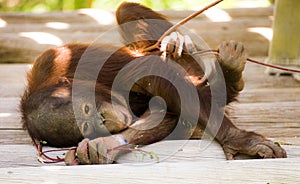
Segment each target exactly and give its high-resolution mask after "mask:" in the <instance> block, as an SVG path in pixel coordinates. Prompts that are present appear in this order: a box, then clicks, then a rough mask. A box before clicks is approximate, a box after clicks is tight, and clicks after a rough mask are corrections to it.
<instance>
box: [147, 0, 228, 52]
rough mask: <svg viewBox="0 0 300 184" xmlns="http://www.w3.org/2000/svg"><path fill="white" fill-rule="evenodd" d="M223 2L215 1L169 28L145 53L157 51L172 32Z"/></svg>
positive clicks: (220, 0)
mask: <svg viewBox="0 0 300 184" xmlns="http://www.w3.org/2000/svg"><path fill="white" fill-rule="evenodd" d="M222 1H223V0H218V1H215V2H213V3H211V4H209V5H207V6H205V7H204V8H202V9H201V10H199V11H196V12H194V13H193V14H191V15H190V16H188V17H186V18H185V19H183V20H181V21H179V22H178V23H177V24H175V25H173V26H172V27H171V28H169V29H168V30H167V31H166V32H165V33H164V34H163V35H162V36H161V37H160V38H159V39H158V40H157V42H156V43H155V44H154V45H152V46H150V47H148V48H146V49H144V51H145V52H147V51H151V50H153V49H156V48H158V47H159V44H160V42H161V41H162V40H163V39H164V37H166V36H167V35H168V34H170V33H171V32H173V31H175V30H176V29H177V28H178V27H180V26H182V25H183V24H185V23H187V22H188V21H190V20H191V19H193V18H195V17H196V16H198V15H199V14H201V13H203V12H204V11H206V10H208V9H209V8H211V7H213V6H216V5H217V4H219V3H220V2H222Z"/></svg>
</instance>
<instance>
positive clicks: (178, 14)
mask: <svg viewBox="0 0 300 184" xmlns="http://www.w3.org/2000/svg"><path fill="white" fill-rule="evenodd" d="M222 11H224V12H225V13H228V14H229V16H231V17H233V18H243V17H253V18H254V17H268V16H272V15H273V7H267V8H247V9H245V8H236V9H224V10H222ZM193 12H194V11H185V10H183V11H180V10H178V11H174V10H165V11H160V13H162V14H164V15H166V16H167V17H169V18H170V19H176V18H177V19H182V18H185V17H187V16H188V15H190V14H192V13H193ZM101 13H102V16H101ZM103 13H104V14H103ZM90 15H94V16H96V17H97V19H98V20H95V18H93V16H90ZM103 15H107V16H103ZM107 17H112V19H114V12H104V11H102V10H95V9H85V10H84V11H82V10H79V11H72V12H63V13H62V12H48V13H40V14H32V13H16V12H14V13H0V18H1V19H2V20H4V21H5V22H7V23H8V24H20V23H22V24H43V23H47V22H65V23H70V24H71V23H72V24H76V23H94V24H95V23H99V22H100V23H101V22H105V23H107V20H106V19H107ZM197 18H198V19H202V20H203V19H206V20H207V18H206V16H205V15H204V14H202V15H200V16H199V17H197Z"/></svg>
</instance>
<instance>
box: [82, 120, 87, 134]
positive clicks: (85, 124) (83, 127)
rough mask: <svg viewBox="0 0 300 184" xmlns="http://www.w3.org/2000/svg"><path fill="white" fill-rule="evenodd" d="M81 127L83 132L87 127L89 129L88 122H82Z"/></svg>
mask: <svg viewBox="0 0 300 184" xmlns="http://www.w3.org/2000/svg"><path fill="white" fill-rule="evenodd" d="M82 129H83V132H87V131H88V129H89V124H88V123H87V122H84V123H83V126H82Z"/></svg>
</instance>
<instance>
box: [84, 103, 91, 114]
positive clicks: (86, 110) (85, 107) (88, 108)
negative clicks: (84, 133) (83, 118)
mask: <svg viewBox="0 0 300 184" xmlns="http://www.w3.org/2000/svg"><path fill="white" fill-rule="evenodd" d="M84 112H85V113H86V114H88V113H89V112H90V107H89V106H88V105H85V106H84Z"/></svg>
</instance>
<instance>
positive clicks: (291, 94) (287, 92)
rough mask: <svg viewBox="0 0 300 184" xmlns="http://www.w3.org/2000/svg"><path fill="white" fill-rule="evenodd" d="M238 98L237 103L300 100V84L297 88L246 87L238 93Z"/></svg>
mask: <svg viewBox="0 0 300 184" xmlns="http://www.w3.org/2000/svg"><path fill="white" fill-rule="evenodd" d="M246 85H247V84H246ZM238 99H239V103H252V102H274V101H275V102H295V101H300V86H299V88H297V87H293V88H292V87H289V88H271V89H270V88H256V89H249V88H247V89H246V90H244V91H242V92H241V93H240V95H239V98H238ZM249 105H250V104H249Z"/></svg>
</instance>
